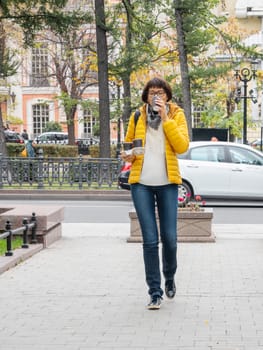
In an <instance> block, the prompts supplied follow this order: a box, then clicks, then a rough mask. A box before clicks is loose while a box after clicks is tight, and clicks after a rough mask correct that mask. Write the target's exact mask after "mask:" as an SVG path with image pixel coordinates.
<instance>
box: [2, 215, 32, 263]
mask: <svg viewBox="0 0 263 350" xmlns="http://www.w3.org/2000/svg"><path fill="white" fill-rule="evenodd" d="M36 229H37V219H36V215H35V213H33V214H32V217H31V219H30V222H29V221H28V219H26V218H25V219H23V222H22V226H21V227H17V228H15V229H13V230H12V224H11V222H10V221H7V222H6V225H5V230H6V231H5V232H3V233H1V234H0V239H6V252H5V256H12V255H13V251H12V238H13V236H14V235H19V234H23V244H22V246H21V248H28V247H29V245H28V235H29V230H30V231H31V239H30V243H31V244H34V243H37V239H36Z"/></svg>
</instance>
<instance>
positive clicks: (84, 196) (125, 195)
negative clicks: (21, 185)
mask: <svg viewBox="0 0 263 350" xmlns="http://www.w3.org/2000/svg"><path fill="white" fill-rule="evenodd" d="M0 198H1V199H2V200H13V199H29V200H30V199H41V200H67V199H74V200H94V199H96V200H123V201H126V200H127V201H130V200H131V194H130V191H128V190H69V191H64V190H13V189H12V190H0Z"/></svg>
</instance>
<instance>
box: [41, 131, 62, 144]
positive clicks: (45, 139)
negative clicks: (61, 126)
mask: <svg viewBox="0 0 263 350" xmlns="http://www.w3.org/2000/svg"><path fill="white" fill-rule="evenodd" d="M34 143H37V144H39V143H40V144H41V143H55V144H62V145H66V144H68V134H67V133H65V132H59V131H49V132H44V133H43V134H41V135H38V136H37V137H36V138H35V139H34Z"/></svg>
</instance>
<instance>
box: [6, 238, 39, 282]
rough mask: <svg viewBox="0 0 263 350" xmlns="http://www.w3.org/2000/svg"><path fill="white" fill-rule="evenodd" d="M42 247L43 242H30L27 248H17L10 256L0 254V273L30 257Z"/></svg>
mask: <svg viewBox="0 0 263 350" xmlns="http://www.w3.org/2000/svg"><path fill="white" fill-rule="evenodd" d="M42 249H43V244H41V243H38V244H30V245H29V247H28V248H18V249H15V250H14V251H13V255H12V256H0V275H1V274H2V273H4V272H5V271H7V270H9V269H11V268H12V267H15V266H16V265H18V264H19V263H21V262H23V261H25V260H27V259H29V258H31V256H33V255H34V254H36V253H38V252H40V251H41V250H42Z"/></svg>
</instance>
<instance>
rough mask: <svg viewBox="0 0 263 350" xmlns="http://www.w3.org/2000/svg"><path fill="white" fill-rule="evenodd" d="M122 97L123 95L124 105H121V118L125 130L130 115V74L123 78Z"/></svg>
mask: <svg viewBox="0 0 263 350" xmlns="http://www.w3.org/2000/svg"><path fill="white" fill-rule="evenodd" d="M122 82H123V97H124V105H123V113H122V120H123V125H124V127H125V130H126V125H127V123H128V120H129V118H130V115H131V83H130V75H129V76H127V77H125V78H124V79H123V81H122Z"/></svg>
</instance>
